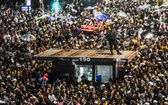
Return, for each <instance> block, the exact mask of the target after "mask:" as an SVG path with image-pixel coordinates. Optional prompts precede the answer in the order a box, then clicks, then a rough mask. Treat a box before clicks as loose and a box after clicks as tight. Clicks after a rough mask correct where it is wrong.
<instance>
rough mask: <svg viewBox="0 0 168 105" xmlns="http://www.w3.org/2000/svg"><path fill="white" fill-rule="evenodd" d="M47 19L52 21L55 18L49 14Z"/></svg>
mask: <svg viewBox="0 0 168 105" xmlns="http://www.w3.org/2000/svg"><path fill="white" fill-rule="evenodd" d="M47 20H50V21H53V20H55V18H54V17H52V16H49V17H47Z"/></svg>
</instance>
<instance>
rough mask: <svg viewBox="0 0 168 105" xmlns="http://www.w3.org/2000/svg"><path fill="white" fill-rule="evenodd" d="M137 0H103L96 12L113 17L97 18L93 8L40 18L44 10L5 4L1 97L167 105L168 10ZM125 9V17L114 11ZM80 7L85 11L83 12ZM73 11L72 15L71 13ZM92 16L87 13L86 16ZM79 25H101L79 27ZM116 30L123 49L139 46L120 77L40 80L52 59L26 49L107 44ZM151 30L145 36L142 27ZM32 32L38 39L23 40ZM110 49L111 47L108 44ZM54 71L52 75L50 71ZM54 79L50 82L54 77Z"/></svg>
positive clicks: (10, 101)
mask: <svg viewBox="0 0 168 105" xmlns="http://www.w3.org/2000/svg"><path fill="white" fill-rule="evenodd" d="M139 5H140V4H138V3H132V2H121V3H115V4H113V3H109V4H106V3H100V4H99V7H100V8H98V9H97V12H105V13H108V14H110V16H111V19H110V20H111V21H110V22H107V21H106V20H102V21H96V20H95V18H94V15H93V14H92V11H91V10H82V9H78V11H77V13H74V12H73V11H71V8H70V9H69V10H67V13H63V15H65V14H68V15H65V16H66V18H65V19H56V20H53V21H50V20H48V19H46V18H43V19H38V17H39V15H40V14H41V12H40V10H33V11H31V13H29V12H23V11H20V10H19V9H18V8H7V7H4V6H2V7H3V8H1V10H0V26H1V28H0V51H1V55H2V56H0V85H1V86H0V102H1V103H5V104H6V105H62V104H63V103H66V102H65V101H67V102H69V103H71V104H72V105H166V104H168V72H167V70H168V58H167V56H166V55H167V54H166V52H167V51H168V42H167V31H168V24H167V23H166V22H165V20H166V19H167V18H168V17H167V16H168V14H167V13H166V11H161V12H159V11H155V9H154V8H151V7H149V8H147V9H142V10H141V9H137V8H135V7H136V6H139ZM116 11H117V12H120V11H123V12H125V13H126V15H127V16H126V17H122V16H118V15H117V14H115V12H116ZM81 12H82V14H81ZM69 14H70V15H73V18H72V16H70V15H69ZM88 15H89V16H90V17H89V18H86V17H87V16H88ZM81 25H94V26H96V27H98V29H97V30H96V31H93V32H83V31H81ZM109 29H113V30H114V31H116V32H117V33H118V46H119V49H120V50H121V51H122V50H139V53H138V55H137V56H136V57H135V58H134V59H133V60H132V61H131V62H129V63H127V64H125V65H122V67H121V69H120V74H119V78H117V80H116V83H112V81H111V79H109V82H108V83H102V82H95V81H86V80H84V79H83V80H82V81H80V82H77V81H75V80H74V82H72V83H67V81H66V80H65V79H61V78H57V77H55V78H54V80H51V79H49V82H43V83H41V82H40V81H39V78H40V77H42V76H43V75H44V74H45V73H48V74H49V72H48V71H49V70H51V71H52V64H51V62H49V61H40V60H32V59H31V57H28V58H26V57H25V54H27V53H28V54H32V55H35V54H38V53H40V52H43V51H45V50H47V49H50V48H59V49H109V44H108V42H107V40H106V31H107V30H109ZM140 29H142V30H144V31H145V32H150V33H151V34H153V35H154V36H153V37H150V38H146V36H145V35H143V34H140V33H139V32H140V31H139V30H140ZM24 34H31V35H33V36H35V40H30V39H29V40H23V39H22V35H24ZM109 52H110V50H109ZM48 77H50V75H49V76H48ZM51 81H52V82H51Z"/></svg>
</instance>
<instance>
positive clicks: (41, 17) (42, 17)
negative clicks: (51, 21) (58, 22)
mask: <svg viewBox="0 0 168 105" xmlns="http://www.w3.org/2000/svg"><path fill="white" fill-rule="evenodd" d="M46 17H50V15H43V16H40V17H38V18H37V19H38V20H40V19H44V18H46Z"/></svg>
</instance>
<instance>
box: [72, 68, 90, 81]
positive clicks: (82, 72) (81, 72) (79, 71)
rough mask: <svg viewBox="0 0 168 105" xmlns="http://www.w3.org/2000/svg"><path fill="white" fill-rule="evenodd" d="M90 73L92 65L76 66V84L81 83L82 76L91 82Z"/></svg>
mask: <svg viewBox="0 0 168 105" xmlns="http://www.w3.org/2000/svg"><path fill="white" fill-rule="evenodd" d="M92 73H93V72H92V65H78V66H77V67H76V69H75V76H76V77H77V78H78V82H79V81H81V77H82V76H86V77H87V79H88V80H89V81H91V80H92Z"/></svg>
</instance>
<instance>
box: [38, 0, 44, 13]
mask: <svg viewBox="0 0 168 105" xmlns="http://www.w3.org/2000/svg"><path fill="white" fill-rule="evenodd" d="M39 2H40V9H41V10H42V15H44V1H43V0H39Z"/></svg>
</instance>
